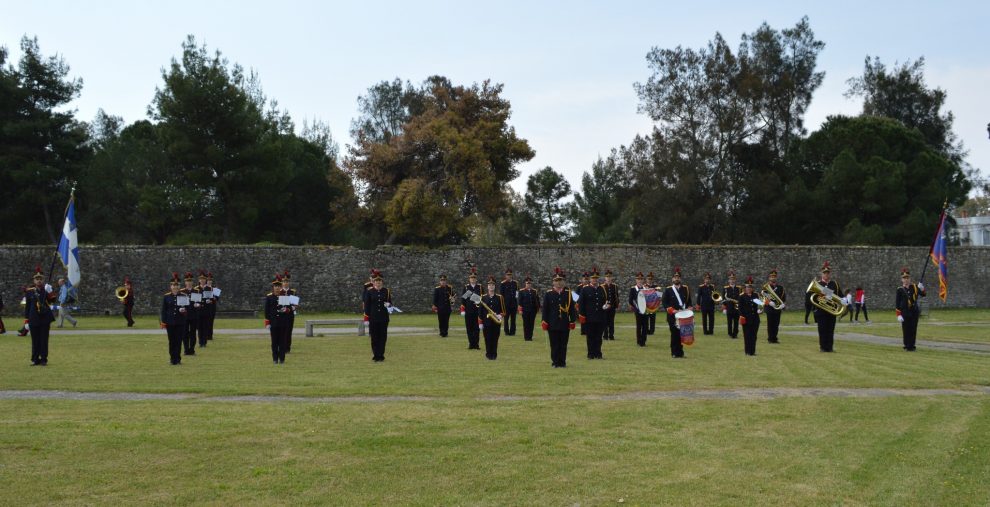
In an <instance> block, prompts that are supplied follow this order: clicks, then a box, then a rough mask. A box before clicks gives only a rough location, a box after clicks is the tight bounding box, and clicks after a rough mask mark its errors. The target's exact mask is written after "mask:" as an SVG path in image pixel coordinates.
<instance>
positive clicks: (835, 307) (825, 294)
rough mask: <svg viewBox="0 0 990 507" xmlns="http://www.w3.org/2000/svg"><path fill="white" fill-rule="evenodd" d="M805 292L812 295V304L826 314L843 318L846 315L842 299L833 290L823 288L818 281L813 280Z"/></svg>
mask: <svg viewBox="0 0 990 507" xmlns="http://www.w3.org/2000/svg"><path fill="white" fill-rule="evenodd" d="M805 292H810V293H811V304H813V305H815V306H817V307H818V308H821V309H822V310H823V311H824V312H826V313H829V314H831V315H834V316H836V317H842V315H843V314H845V313H846V305H844V304H842V298H840V297H839V296H836V295H835V293H834V292H832V289H829V288H827V287H826V288H823V287H822V286H821V285H819V284H818V281H817V280H814V279H812V280H811V283H810V284H808V290H806V291H805Z"/></svg>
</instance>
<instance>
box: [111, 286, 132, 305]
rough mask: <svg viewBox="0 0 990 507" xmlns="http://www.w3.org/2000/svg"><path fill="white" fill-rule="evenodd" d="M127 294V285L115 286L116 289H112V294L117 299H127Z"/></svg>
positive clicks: (128, 292)
mask: <svg viewBox="0 0 990 507" xmlns="http://www.w3.org/2000/svg"><path fill="white" fill-rule="evenodd" d="M129 294H130V291H128V290H127V287H117V290H115V291H114V295H115V296H117V299H119V300H120V301H121V302H123V301H124V300H125V299H127V296H128V295H129Z"/></svg>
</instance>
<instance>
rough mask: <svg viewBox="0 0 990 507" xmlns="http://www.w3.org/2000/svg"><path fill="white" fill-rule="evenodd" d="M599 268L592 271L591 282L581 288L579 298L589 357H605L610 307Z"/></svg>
mask: <svg viewBox="0 0 990 507" xmlns="http://www.w3.org/2000/svg"><path fill="white" fill-rule="evenodd" d="M598 278H599V275H598V268H594V269H592V271H591V276H590V283H588V285H585V286H584V287H583V288H582V289H581V294H580V297H579V298H578V314H579V316H578V319H580V321H581V324H582V325H583V326H584V327H585V337H586V341H587V343H588V359H603V356H602V334H603V333H604V332H605V323H606V320H607V317H606V315H605V314H606V312H607V311H608V309H609V306H610V305H609V304H608V294H606V293H605V287H602V286H601V285H598Z"/></svg>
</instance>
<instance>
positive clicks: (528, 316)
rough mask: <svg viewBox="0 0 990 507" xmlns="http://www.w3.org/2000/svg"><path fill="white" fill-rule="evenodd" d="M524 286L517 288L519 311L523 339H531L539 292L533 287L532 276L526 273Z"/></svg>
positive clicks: (538, 303)
mask: <svg viewBox="0 0 990 507" xmlns="http://www.w3.org/2000/svg"><path fill="white" fill-rule="evenodd" d="M523 284H524V287H523V288H522V289H520V290H519V313H521V314H522V320H523V340H525V341H528V342H530V341H533V326H534V325H535V323H536V312H538V311H540V294H539V293H538V292H536V289H534V288H533V278H532V277H530V276H529V275H526V279H525V280H523Z"/></svg>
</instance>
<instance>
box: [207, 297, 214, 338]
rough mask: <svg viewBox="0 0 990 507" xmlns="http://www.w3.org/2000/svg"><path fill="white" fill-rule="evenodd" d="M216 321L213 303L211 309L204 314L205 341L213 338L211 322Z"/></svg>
mask: <svg viewBox="0 0 990 507" xmlns="http://www.w3.org/2000/svg"><path fill="white" fill-rule="evenodd" d="M216 321H217V307H216V306H215V305H214V306H213V308H212V310H210V312H209V313H207V314H206V339H207V341H209V340H212V339H213V324H214V323H216Z"/></svg>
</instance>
